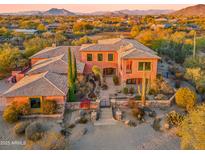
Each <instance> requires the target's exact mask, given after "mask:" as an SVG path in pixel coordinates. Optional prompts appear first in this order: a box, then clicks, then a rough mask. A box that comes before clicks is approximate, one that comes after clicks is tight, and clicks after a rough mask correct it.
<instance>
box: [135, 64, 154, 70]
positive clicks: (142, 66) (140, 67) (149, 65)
mask: <svg viewBox="0 0 205 154" xmlns="http://www.w3.org/2000/svg"><path fill="white" fill-rule="evenodd" d="M144 67H145V68H144ZM138 70H139V71H143V70H145V71H151V62H139V64H138Z"/></svg>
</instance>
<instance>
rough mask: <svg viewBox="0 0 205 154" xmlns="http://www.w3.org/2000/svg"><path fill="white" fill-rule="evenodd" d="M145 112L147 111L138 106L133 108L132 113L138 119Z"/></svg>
mask: <svg viewBox="0 0 205 154" xmlns="http://www.w3.org/2000/svg"><path fill="white" fill-rule="evenodd" d="M144 114H145V113H144V111H143V110H142V109H141V108H138V107H136V108H133V109H132V115H133V116H134V117H136V118H137V119H138V120H141V119H142V118H143V116H144Z"/></svg>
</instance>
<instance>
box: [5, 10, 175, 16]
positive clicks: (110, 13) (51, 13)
mask: <svg viewBox="0 0 205 154" xmlns="http://www.w3.org/2000/svg"><path fill="white" fill-rule="evenodd" d="M172 12H174V10H128V9H126V10H119V11H97V12H92V13H79V12H71V11H68V10H66V9H57V8H52V9H50V10H47V11H24V12H15V13H1V15H25V16H30V15H37V16H57V15H61V16H75V15H91V16H92V15H93V16H101V15H104V16H123V15H159V14H168V13H172Z"/></svg>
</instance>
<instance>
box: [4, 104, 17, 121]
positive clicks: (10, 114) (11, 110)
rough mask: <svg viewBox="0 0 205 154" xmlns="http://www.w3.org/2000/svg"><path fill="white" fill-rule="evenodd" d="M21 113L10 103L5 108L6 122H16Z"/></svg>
mask: <svg viewBox="0 0 205 154" xmlns="http://www.w3.org/2000/svg"><path fill="white" fill-rule="evenodd" d="M18 118H19V113H18V111H17V110H16V108H15V107H14V106H13V105H9V106H7V107H6V108H5V110H4V112H3V119H4V120H5V121H6V122H9V123H14V122H16V121H18Z"/></svg>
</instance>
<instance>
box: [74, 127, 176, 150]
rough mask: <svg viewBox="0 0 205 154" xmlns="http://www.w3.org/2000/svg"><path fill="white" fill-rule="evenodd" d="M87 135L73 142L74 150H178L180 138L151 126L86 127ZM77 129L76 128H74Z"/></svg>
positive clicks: (170, 132)
mask: <svg viewBox="0 0 205 154" xmlns="http://www.w3.org/2000/svg"><path fill="white" fill-rule="evenodd" d="M86 127H87V129H88V132H87V134H85V135H84V136H82V137H81V139H79V140H74V141H72V140H71V145H70V149H72V150H83V149H86V150H143V149H146V150H152V149H153V150H154V149H155V150H165V149H166V150H169V149H170V150H177V149H180V146H179V138H178V137H176V136H175V135H174V134H173V132H172V131H171V130H170V131H169V132H166V133H162V132H156V131H154V130H153V129H152V127H151V126H150V124H141V125H138V126H137V127H135V128H133V127H128V126H125V125H124V124H121V123H118V124H117V125H107V126H96V127H93V126H92V125H87V126H86ZM74 129H75V128H74Z"/></svg>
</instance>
